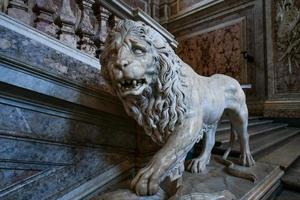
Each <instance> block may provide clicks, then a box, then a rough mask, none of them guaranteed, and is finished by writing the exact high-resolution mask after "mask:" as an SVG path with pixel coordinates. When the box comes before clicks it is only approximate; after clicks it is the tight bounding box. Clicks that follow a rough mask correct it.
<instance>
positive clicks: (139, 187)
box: [131, 164, 164, 196]
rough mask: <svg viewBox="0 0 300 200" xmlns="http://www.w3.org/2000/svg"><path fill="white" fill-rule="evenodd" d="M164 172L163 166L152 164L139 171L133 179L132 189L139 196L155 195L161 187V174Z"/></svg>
mask: <svg viewBox="0 0 300 200" xmlns="http://www.w3.org/2000/svg"><path fill="white" fill-rule="evenodd" d="M163 173H164V170H162V168H160V167H159V166H155V165H154V164H150V165H149V166H147V167H145V168H143V169H141V170H140V171H139V172H138V173H137V175H136V176H135V177H134V179H133V180H132V181H131V189H132V190H134V191H135V192H136V194H137V195H139V196H145V195H154V194H156V193H157V191H158V189H159V181H160V176H161V175H162V174H163Z"/></svg>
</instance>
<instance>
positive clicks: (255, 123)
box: [217, 119, 273, 134]
mask: <svg viewBox="0 0 300 200" xmlns="http://www.w3.org/2000/svg"><path fill="white" fill-rule="evenodd" d="M272 122H273V121H272V120H259V119H255V120H251V121H249V123H248V127H253V126H259V125H263V124H270V123H272ZM230 127H231V126H230V124H229V123H227V124H226V123H225V124H220V125H219V126H218V128H217V134H223V133H224V132H227V131H230Z"/></svg>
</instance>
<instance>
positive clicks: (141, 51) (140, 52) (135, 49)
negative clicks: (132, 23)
mask: <svg viewBox="0 0 300 200" xmlns="http://www.w3.org/2000/svg"><path fill="white" fill-rule="evenodd" d="M132 51H133V53H135V54H136V55H143V54H144V53H145V50H144V49H142V48H140V47H133V48H132Z"/></svg>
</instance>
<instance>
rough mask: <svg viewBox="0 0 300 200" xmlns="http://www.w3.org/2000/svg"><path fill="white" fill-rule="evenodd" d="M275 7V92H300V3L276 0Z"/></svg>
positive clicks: (273, 6)
mask: <svg viewBox="0 0 300 200" xmlns="http://www.w3.org/2000/svg"><path fill="white" fill-rule="evenodd" d="M272 9H273V23H272V24H273V35H274V37H273V48H274V49H273V50H274V70H275V91H274V92H275V93H278V94H280V93H290V92H291V93H300V3H299V2H298V1H294V0H276V1H274V2H273V5H272Z"/></svg>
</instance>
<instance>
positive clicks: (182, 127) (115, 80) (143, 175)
mask: <svg viewBox="0 0 300 200" xmlns="http://www.w3.org/2000/svg"><path fill="white" fill-rule="evenodd" d="M100 62H101V65H102V69H101V71H102V73H103V76H104V78H105V79H106V80H107V82H108V83H109V84H110V85H111V86H112V88H113V90H114V91H115V93H116V95H117V96H118V97H119V98H120V99H121V101H122V102H123V104H124V107H125V110H126V112H127V113H128V115H130V116H132V117H133V118H134V119H135V120H136V121H137V123H138V124H139V125H140V126H142V127H143V128H144V130H145V132H146V134H148V135H149V136H151V138H152V139H153V140H154V141H155V142H156V143H158V144H161V145H162V148H161V149H160V150H159V151H158V152H157V153H156V154H155V155H154V156H153V158H152V159H151V160H150V162H149V163H148V164H147V165H146V167H144V168H142V169H140V170H139V171H138V173H137V175H136V176H135V177H134V179H133V180H132V182H131V187H132V189H133V190H134V191H135V192H136V193H137V194H138V195H142V196H143V195H153V194H155V193H156V192H157V191H158V189H159V184H160V182H161V181H163V180H164V179H165V178H166V177H169V178H170V179H171V180H176V179H177V178H178V177H180V176H181V175H182V173H183V171H184V160H185V157H186V155H187V153H188V152H189V151H190V150H191V149H192V147H193V145H194V144H195V143H196V142H198V141H199V140H200V139H201V138H202V136H203V135H204V138H205V142H204V145H203V146H204V147H203V149H202V153H201V155H199V157H197V158H194V159H193V160H192V161H191V162H190V163H189V165H188V166H187V170H189V171H191V172H192V173H200V172H202V171H203V170H204V169H205V167H206V165H207V164H208V163H209V160H210V155H211V151H212V148H213V146H214V143H215V132H216V128H217V123H218V121H219V120H220V118H221V116H222V114H223V112H224V111H226V113H227V115H228V117H229V119H230V121H231V126H232V130H233V131H234V132H235V133H236V134H237V135H238V138H239V142H240V148H241V149H240V151H241V163H242V164H243V165H244V166H253V165H254V160H253V158H252V156H251V153H250V149H249V141H248V133H247V123H248V110H247V106H246V103H245V94H244V92H243V90H242V88H241V87H240V84H239V83H238V82H237V81H236V80H235V79H233V78H231V77H229V76H225V75H221V74H216V75H213V76H211V77H203V76H200V75H198V74H197V73H196V72H194V71H193V69H192V68H191V67H190V66H189V65H187V64H186V63H184V62H183V61H182V60H181V59H180V58H179V57H178V56H177V55H176V53H175V52H174V50H173V49H172V48H171V47H170V45H169V44H168V42H167V41H166V40H165V38H164V37H163V36H162V35H160V34H159V33H158V32H157V31H155V30H154V29H153V28H151V27H150V26H148V25H145V24H144V23H142V22H135V21H132V20H121V21H120V22H119V23H118V24H117V25H116V26H115V28H114V29H113V30H111V31H110V33H109V35H108V37H107V40H106V45H105V48H104V51H103V53H102V54H101V58H100ZM227 155H228V152H227Z"/></svg>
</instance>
